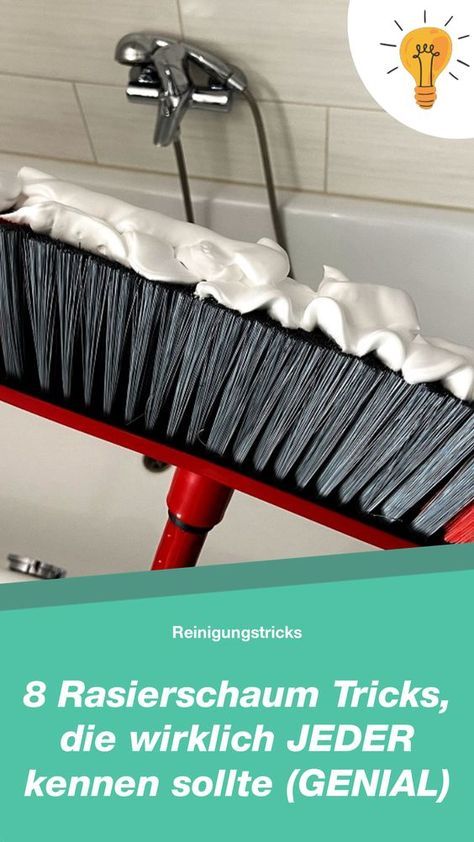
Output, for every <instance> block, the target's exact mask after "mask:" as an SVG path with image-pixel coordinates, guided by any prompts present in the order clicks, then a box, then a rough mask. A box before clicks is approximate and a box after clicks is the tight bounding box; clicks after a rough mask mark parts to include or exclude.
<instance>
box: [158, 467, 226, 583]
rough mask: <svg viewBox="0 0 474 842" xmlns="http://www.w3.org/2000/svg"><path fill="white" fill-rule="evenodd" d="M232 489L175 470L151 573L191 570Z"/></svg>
mask: <svg viewBox="0 0 474 842" xmlns="http://www.w3.org/2000/svg"><path fill="white" fill-rule="evenodd" d="M232 493H233V489H231V488H227V486H225V485H221V483H219V482H215V481H214V480H212V479H208V478H207V477H204V476H201V475H200V474H195V473H193V472H191V471H187V470H186V469H185V468H177V469H176V471H175V472H174V476H173V481H172V483H171V487H170V490H169V492H168V497H167V498H166V502H167V505H168V522H167V524H166V526H165V529H164V531H163V535H162V536H161V541H160V543H159V545H158V549H157V551H156V554H155V558H154V560H153V564H152V568H151V569H152V570H171V569H172V568H176V567H194V565H195V564H196V563H197V560H198V558H199V554H200V552H201V549H202V547H203V544H204V541H205V540H206V537H207V533H208V532H209V531H210V530H211V529H212V528H213V527H214V526H216V525H217V524H218V523H220V521H221V520H222V518H223V517H224V513H225V510H226V508H227V506H228V505H229V501H230V498H231V497H232Z"/></svg>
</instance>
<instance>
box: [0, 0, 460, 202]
mask: <svg viewBox="0 0 474 842" xmlns="http://www.w3.org/2000/svg"><path fill="white" fill-rule="evenodd" d="M346 13H347V0H128V2H125V0H0V21H1V26H0V104H1V114H2V118H1V121H0V151H7V152H15V153H16V154H31V155H41V156H45V157H50V158H63V159H70V160H76V161H89V162H96V163H99V164H103V165H113V166H120V167H126V168H139V169H149V170H155V171H158V172H174V161H173V156H172V153H171V152H170V150H162V149H155V148H154V147H153V145H152V141H151V135H152V127H153V122H154V111H153V109H152V108H150V107H145V106H143V107H140V106H131V105H129V104H128V103H127V102H126V99H125V81H126V78H127V70H126V68H123V67H120V66H119V65H117V64H116V63H115V62H114V60H113V52H114V46H115V43H116V41H117V40H118V38H119V37H120V36H121V35H123V34H124V33H126V32H128V31H130V30H133V29H135V30H136V29H142V28H148V29H150V28H152V29H156V30H157V31H161V32H164V33H167V34H170V35H176V36H185V37H186V38H187V39H188V40H190V41H192V40H196V41H197V42H198V43H200V44H202V45H206V46H208V47H210V48H212V49H214V50H215V51H216V52H221V53H222V55H223V56H225V57H227V58H228V59H229V60H231V61H234V63H236V64H239V65H241V66H242V67H243V68H244V69H245V71H246V72H247V73H248V76H249V79H250V82H251V86H252V88H253V90H254V91H255V92H256V94H257V95H258V98H259V99H260V101H261V102H262V107H263V111H264V116H265V119H266V122H267V126H268V130H269V134H270V138H271V146H272V153H273V158H274V163H275V169H276V177H277V182H278V184H279V185H280V186H286V187H291V188H296V189H301V190H310V191H327V192H330V193H338V194H345V195H352V196H364V197H375V198H381V199H384V198H386V199H399V200H403V201H410V202H417V203H422V204H423V203H426V204H439V205H452V206H458V207H468V208H474V141H472V142H468V141H442V140H435V139H432V138H428V137H424V136H422V135H418V134H416V133H415V132H412V131H410V130H409V129H406V128H405V127H403V126H400V125H398V124H397V123H396V122H395V121H393V120H392V119H391V118H390V117H389V116H387V115H386V114H384V113H383V112H381V111H380V110H379V109H378V107H377V106H376V104H375V102H374V101H373V100H372V99H371V98H370V97H369V95H368V94H367V92H366V91H365V89H364V87H363V86H362V84H361V82H360V81H359V79H358V77H357V74H356V72H355V70H354V68H353V65H352V60H351V57H350V53H349V48H348V45H347V37H346ZM183 137H184V141H185V143H186V154H187V159H188V164H189V168H190V171H191V173H192V174H193V175H196V176H204V177H211V178H212V177H215V178H220V179H226V180H231V181H242V182H255V183H257V182H260V180H261V174H260V164H259V159H258V155H257V150H256V146H255V145H254V135H253V129H252V124H251V122H250V119H249V114H248V112H247V109H246V107H245V106H244V105H243V104H242V103H239V104H238V106H237V107H236V108H235V110H234V112H233V113H232V115H230V116H229V115H227V116H226V115H224V116H221V115H218V116H216V115H208V114H196V113H193V114H190V115H188V116H187V117H186V121H185V128H184V132H183Z"/></svg>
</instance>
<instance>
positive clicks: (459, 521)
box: [444, 503, 474, 544]
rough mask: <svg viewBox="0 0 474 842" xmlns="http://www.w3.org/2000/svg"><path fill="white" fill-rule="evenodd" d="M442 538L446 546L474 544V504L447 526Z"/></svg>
mask: <svg viewBox="0 0 474 842" xmlns="http://www.w3.org/2000/svg"><path fill="white" fill-rule="evenodd" d="M444 537H445V540H446V541H447V542H448V544H472V543H474V503H470V505H469V506H467V508H466V509H464V511H462V512H461V514H459V515H456V517H455V518H454V520H452V521H451V523H449V524H448V526H447V527H446V532H445V536H444Z"/></svg>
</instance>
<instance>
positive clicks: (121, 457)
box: [0, 153, 474, 581]
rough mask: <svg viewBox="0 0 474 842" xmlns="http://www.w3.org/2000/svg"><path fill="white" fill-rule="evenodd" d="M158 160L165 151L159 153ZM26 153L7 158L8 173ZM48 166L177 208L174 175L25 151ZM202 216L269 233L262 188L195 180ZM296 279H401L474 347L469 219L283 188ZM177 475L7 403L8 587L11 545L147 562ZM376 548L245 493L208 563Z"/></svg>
mask: <svg viewBox="0 0 474 842" xmlns="http://www.w3.org/2000/svg"><path fill="white" fill-rule="evenodd" d="M157 154H158V153H157ZM24 162H25V160H24V159H21V160H20V159H16V158H15V157H14V156H10V155H0V168H2V169H16V168H17V167H18V166H20V165H21V163H24ZM28 163H30V164H31V165H33V166H38V167H39V168H42V169H45V170H47V171H49V172H52V173H54V174H57V175H59V176H64V177H68V178H71V179H73V180H77V181H81V183H84V184H88V185H91V186H94V187H96V188H97V187H99V188H103V189H104V190H105V191H107V192H109V193H112V194H116V195H118V196H120V197H121V198H125V199H127V200H129V201H132V202H135V203H137V204H141V205H142V206H147V207H155V208H159V209H161V210H164V211H165V212H167V213H170V214H172V215H178V214H181V199H180V195H179V191H178V188H177V185H176V182H175V180H174V179H173V178H169V177H163V176H154V175H152V174H146V173H130V172H121V171H119V170H112V169H98V168H95V167H93V166H88V165H72V164H66V163H58V162H51V161H37V160H34V159H29V160H28ZM193 195H194V200H195V209H196V215H197V219H198V221H199V222H202V223H203V224H206V225H209V226H211V227H214V228H216V229H217V230H219V231H221V232H222V233H226V234H229V235H232V236H234V237H237V238H242V239H256V238H257V237H259V236H265V235H267V236H271V227H270V224H269V220H268V211H267V206H266V202H265V194H264V191H263V190H261V189H259V188H251V187H237V186H223V185H218V184H206V183H204V182H195V183H193ZM282 200H283V202H284V205H285V222H286V226H287V230H288V236H289V242H290V248H291V253H292V259H293V268H294V275H295V277H297V278H298V279H299V280H301V281H304V282H305V283H309V284H311V285H312V286H317V285H318V283H319V280H320V278H321V272H322V268H321V267H322V264H323V263H328V264H330V265H334V266H337V267H338V268H340V269H342V270H343V271H344V272H346V273H347V274H348V275H350V277H352V278H353V279H354V280H359V281H360V280H366V281H370V282H377V281H378V282H382V283H385V284H390V285H393V286H403V287H404V288H405V289H407V290H408V291H409V292H410V294H411V295H412V296H413V298H414V299H415V301H416V303H417V305H418V309H419V314H420V319H421V323H422V325H423V328H424V331H425V333H427V334H428V335H442V336H444V337H445V338H449V339H452V340H454V341H458V342H463V343H465V344H468V345H472V344H474V335H473V327H472V310H473V307H472V302H473V286H472V285H473V278H474V214H472V213H469V212H461V211H449V210H441V209H439V210H438V209H428V208H419V207H413V206H408V205H397V204H384V203H382V202H365V201H360V200H356V199H345V198H333V197H326V196H315V195H310V194H299V195H291V194H283V195H282ZM170 479H171V473H170V471H167V472H166V473H164V474H151V473H149V472H147V471H146V470H145V469H144V468H143V466H142V463H141V459H140V457H138V456H136V455H135V454H133V453H130V452H128V451H125V450H122V449H120V448H117V447H114V446H112V445H108V444H105V443H103V442H100V441H96V440H94V439H92V438H88V437H86V436H83V435H81V434H79V433H75V432H73V431H70V430H66V429H64V428H62V427H59V426H56V425H54V424H51V423H49V422H46V421H43V420H41V419H39V418H35V417H33V416H30V415H27V414H25V413H22V412H20V411H19V410H15V409H13V408H11V407H7V406H5V405H2V404H0V581H2V579H3V580H6V579H8V578H9V577H8V574H7V575H6V576H3V574H2V573H1V569H2V567H5V564H6V562H5V559H6V555H7V553H8V552H15V553H21V554H28V555H33V556H35V557H39V558H41V559H43V560H44V561H47V562H51V563H53V564H58V565H60V566H64V567H66V568H67V570H68V574H69V575H82V574H91V573H107V572H118V571H125V570H144V569H146V568H147V567H148V566H149V563H150V560H151V558H152V557H153V553H154V549H155V546H156V543H157V541H158V539H159V535H160V531H161V527H162V525H163V522H164V519H165V513H166V507H165V496H166V490H167V487H168V485H169V482H170ZM358 549H367V545H365V544H362V543H361V542H359V541H355V540H352V539H350V538H348V537H345V536H343V535H339V534H338V533H335V532H332V531H331V530H329V529H326V528H323V527H320V526H317V525H316V524H313V523H310V522H308V521H305V520H302V519H301V518H297V517H295V516H293V515H290V514H288V513H287V512H283V511H280V510H277V509H275V508H272V507H270V506H268V505H266V504H263V503H260V502H258V501H256V500H253V499H251V498H247V497H244V496H242V495H235V496H234V498H233V500H232V502H231V505H230V508H229V510H228V513H227V515H226V518H225V520H224V523H223V524H221V525H220V526H219V527H218V528H217V529H216V530H214V532H213V533H212V534H211V535H210V537H209V539H208V541H207V544H206V546H205V549H204V552H203V556H202V561H201V562H200V563H201V564H215V563H222V562H238V561H248V560H254V559H271V558H281V557H290V556H305V555H323V554H326V553H342V552H350V551H356V550H358Z"/></svg>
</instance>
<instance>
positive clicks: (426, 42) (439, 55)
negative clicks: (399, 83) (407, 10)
mask: <svg viewBox="0 0 474 842" xmlns="http://www.w3.org/2000/svg"><path fill="white" fill-rule="evenodd" d="M452 53H453V42H452V40H451V38H450V36H449V35H448V33H447V32H446V31H445V30H444V29H438V28H436V27H432V26H425V27H422V28H421V29H414V30H413V31H412V32H409V33H408V35H406V36H405V37H404V39H403V41H402V44H401V47H400V58H401V60H402V64H403V66H404V67H405V69H406V70H408V72H409V73H411V75H412V76H413V78H414V80H415V82H416V87H415V99H416V102H417V104H418V105H419V106H420V108H425V109H428V108H433V105H434V104H435V102H436V99H437V93H436V84H435V83H436V80H437V79H438V76H439V75H440V74H441V73H442V72H443V70H445V69H446V67H447V66H448V64H449V62H450V60H451V56H452Z"/></svg>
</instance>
